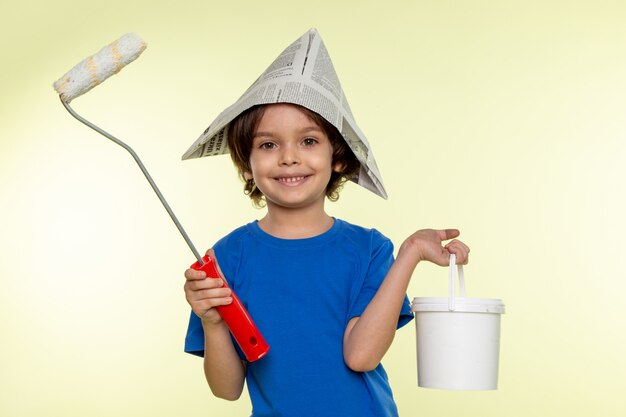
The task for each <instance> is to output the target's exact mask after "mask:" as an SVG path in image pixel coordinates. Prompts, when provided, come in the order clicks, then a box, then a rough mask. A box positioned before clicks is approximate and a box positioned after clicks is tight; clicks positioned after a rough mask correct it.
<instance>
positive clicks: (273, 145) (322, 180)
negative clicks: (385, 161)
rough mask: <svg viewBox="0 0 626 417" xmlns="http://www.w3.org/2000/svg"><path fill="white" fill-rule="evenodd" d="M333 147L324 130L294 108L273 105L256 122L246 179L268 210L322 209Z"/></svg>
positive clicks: (330, 169) (288, 105)
mask: <svg viewBox="0 0 626 417" xmlns="http://www.w3.org/2000/svg"><path fill="white" fill-rule="evenodd" d="M332 154H333V148H332V145H331V143H330V141H329V139H328V136H327V135H326V134H325V133H324V131H323V130H322V129H321V128H320V127H319V126H318V125H317V124H315V122H313V121H312V120H311V119H310V118H309V117H308V116H307V115H306V114H305V113H304V112H302V111H301V110H300V109H299V108H298V107H297V106H293V105H290V104H272V105H268V106H267V108H266V109H265V112H264V114H263V117H262V118H261V120H260V121H259V124H258V127H257V129H256V132H255V135H254V139H253V141H252V152H251V153H250V168H251V170H252V172H246V173H245V177H246V179H250V178H253V179H254V182H255V183H256V186H257V187H258V188H259V190H261V192H262V193H263V194H264V195H265V200H266V202H267V206H268V209H271V208H272V207H274V206H280V207H288V208H302V207H308V206H310V205H312V204H321V207H323V204H324V198H325V196H326V194H325V191H326V186H327V185H328V182H329V181H330V176H331V173H332V170H333V167H332Z"/></svg>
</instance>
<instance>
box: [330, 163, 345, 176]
mask: <svg viewBox="0 0 626 417" xmlns="http://www.w3.org/2000/svg"><path fill="white" fill-rule="evenodd" d="M345 168H346V164H343V163H341V162H335V163H334V164H333V171H335V172H337V173H339V174H341V173H343V170H344V169H345Z"/></svg>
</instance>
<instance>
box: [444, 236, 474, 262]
mask: <svg viewBox="0 0 626 417" xmlns="http://www.w3.org/2000/svg"><path fill="white" fill-rule="evenodd" d="M445 249H446V250H447V251H448V252H449V253H454V255H456V264H457V265H466V264H467V262H468V259H469V252H470V249H469V247H468V246H467V245H466V244H464V243H463V242H461V241H458V240H453V241H452V242H450V243H448V244H447V245H446V246H445Z"/></svg>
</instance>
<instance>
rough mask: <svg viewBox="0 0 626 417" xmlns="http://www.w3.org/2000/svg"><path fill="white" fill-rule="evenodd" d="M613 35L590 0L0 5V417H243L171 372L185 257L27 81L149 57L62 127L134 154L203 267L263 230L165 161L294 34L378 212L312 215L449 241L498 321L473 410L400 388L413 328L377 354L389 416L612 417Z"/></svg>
mask: <svg viewBox="0 0 626 417" xmlns="http://www.w3.org/2000/svg"><path fill="white" fill-rule="evenodd" d="M624 22H626V3H624V2H621V1H602V0H600V1H598V0H594V1H591V0H590V1H565V0H563V1H544V0H542V1H529V0H524V1H521V0H520V1H401V2H393V1H390V2H380V1H364V0H359V1H337V0H332V1H317V2H293V1H262V2H261V1H258V2H257V1H227V2H219V3H218V2H198V1H185V0H179V1H176V2H166V1H155V0H151V1H135V2H129V1H128V0H126V1H119V0H113V1H107V2H100V3H94V2H79V1H43V0H40V1H20V2H12V3H11V4H7V2H6V1H3V2H2V5H1V12H0V44H1V51H2V54H1V56H2V58H1V59H2V76H1V77H0V92H1V94H0V115H1V124H0V213H1V220H2V228H1V233H0V259H1V260H0V415H2V416H7V417H14V416H16V417H17V416H141V415H150V416H246V415H248V414H249V411H250V404H249V400H248V398H247V396H245V395H244V397H242V399H241V400H239V401H238V402H235V403H228V402H224V401H221V400H216V399H213V398H212V397H211V395H210V393H209V391H208V389H207V387H206V386H205V383H204V379H203V375H202V371H201V361H200V360H199V359H197V358H194V357H191V356H189V355H186V354H184V353H183V352H182V346H183V338H184V334H185V327H186V322H187V317H188V306H187V304H186V302H185V300H184V297H183V292H182V284H183V277H182V273H183V271H184V269H185V268H186V267H187V266H188V265H189V264H191V263H192V262H193V260H194V259H193V256H192V255H191V253H190V252H189V250H188V248H187V247H186V245H185V244H184V242H183V240H182V238H181V237H180V236H179V235H178V232H177V231H176V229H175V227H174V225H173V224H172V223H171V221H170V220H169V218H168V217H167V214H166V213H165V211H164V210H163V208H162V207H161V206H160V204H159V202H158V200H157V198H156V197H155V195H154V194H153V192H152V191H151V190H150V188H149V186H148V184H147V183H146V181H145V179H144V178H143V176H142V175H141V173H140V172H139V170H138V169H137V167H136V166H135V165H134V162H133V161H132V159H131V158H130V156H129V155H128V154H126V152H125V151H124V150H122V149H121V148H119V147H117V146H115V145H113V144H111V143H110V142H108V141H107V140H106V139H104V138H103V137H101V136H99V135H97V134H96V133H95V132H93V131H91V130H89V129H87V128H86V127H84V126H83V125H81V124H79V123H78V122H76V121H75V120H74V119H72V118H71V116H70V115H69V114H67V113H66V111H65V110H64V109H63V107H62V106H61V104H60V103H59V101H58V97H57V96H56V94H55V92H54V91H53V89H52V87H51V84H52V82H53V81H55V80H56V79H57V78H59V77H60V76H61V75H63V74H64V73H65V72H66V71H67V70H69V69H70V68H71V67H72V66H73V65H74V64H76V63H78V62H79V61H80V60H82V59H83V58H85V57H86V56H88V55H91V54H93V53H95V52H96V51H98V50H99V49H100V48H101V47H102V46H104V45H106V44H108V43H109V42H111V41H113V40H115V39H116V38H118V37H119V36H121V35H122V34H123V33H125V32H128V31H134V32H137V33H138V34H139V35H140V36H142V37H143V38H144V39H145V40H146V41H147V42H148V44H149V47H148V49H147V50H146V52H145V53H144V55H143V56H142V57H141V58H140V59H139V60H138V61H137V62H136V63H133V64H132V65H130V66H129V67H128V68H126V69H124V70H123V71H122V73H120V74H119V75H117V76H115V77H113V78H112V79H110V80H108V81H107V82H106V83H105V84H103V85H102V86H99V87H98V88H96V89H95V90H93V91H91V92H90V93H88V94H87V95H85V96H84V97H81V98H79V99H77V100H76V101H75V102H74V107H75V108H76V110H77V111H79V112H80V113H81V114H83V115H84V116H85V117H87V118H88V119H90V120H92V121H93V122H95V123H97V124H99V125H101V126H102V127H104V128H105V129H107V130H109V131H110V132H112V133H113V134H116V135H118V136H119V137H120V138H122V139H123V140H125V141H127V142H128V143H129V144H131V145H132V146H133V147H134V148H135V150H136V151H137V152H138V153H139V154H140V155H141V156H142V159H143V160H144V162H145V164H146V165H147V166H148V168H149V169H150V170H151V172H152V175H153V176H154V178H155V180H156V181H157V183H158V184H159V186H160V188H161V189H162V191H163V193H164V194H165V195H166V197H167V198H168V200H169V202H170V204H171V205H172V206H173V208H174V210H175V211H176V213H177V215H178V216H179V218H180V219H181V222H182V223H183V224H184V226H185V227H186V228H187V230H188V232H189V234H190V235H191V237H192V239H193V240H194V242H195V243H196V245H197V246H198V247H199V248H200V249H201V250H204V249H206V248H207V247H209V246H210V245H211V244H212V243H213V242H214V241H215V240H216V239H217V238H219V237H220V236H222V235H223V234H225V233H227V232H228V231H230V230H231V229H233V228H235V227H236V226H239V225H240V224H242V223H245V222H248V221H250V220H252V219H254V218H258V217H260V216H261V215H262V212H259V211H256V210H255V209H253V208H252V207H251V205H250V204H249V203H248V201H247V199H246V198H245V197H244V196H243V195H242V194H241V191H240V184H239V182H238V179H237V178H236V175H235V172H234V170H233V168H232V167H231V164H230V160H229V158H227V157H223V158H214V159H210V160H209V159H203V160H195V161H188V162H184V163H182V162H181V161H180V156H181V155H182V153H183V152H184V151H185V150H186V149H187V147H188V146H189V145H190V144H191V143H192V142H193V141H194V140H195V138H196V137H197V136H198V135H199V134H200V133H201V132H202V131H203V130H204V129H205V128H206V127H207V125H208V123H209V122H210V121H211V120H212V119H213V118H214V117H215V116H216V115H217V114H218V112H219V111H221V110H222V109H223V108H225V107H226V106H227V105H229V104H231V102H233V101H234V100H236V99H237V98H238V97H239V95H240V94H241V93H242V92H243V91H244V89H245V88H247V86H248V85H249V84H251V83H252V82H253V81H254V79H255V78H256V77H257V76H258V75H259V74H260V73H261V72H262V71H263V70H264V69H265V67H266V66H267V65H268V64H269V63H270V62H271V61H272V59H273V58H274V57H275V56H276V55H277V54H278V53H279V52H280V51H281V50H282V49H283V48H284V47H285V46H287V45H288V44H289V43H290V42H291V41H293V40H294V39H296V38H297V37H298V36H300V35H301V34H302V33H304V32H305V31H306V30H307V29H308V28H309V27H317V28H318V29H319V31H320V33H321V34H322V37H323V39H324V41H325V42H326V44H327V46H328V49H329V51H330V53H331V56H332V58H333V60H334V63H335V67H336V69H337V72H338V74H339V77H340V80H341V82H342V85H343V87H344V90H345V92H346V95H347V97H348V98H349V101H350V105H351V107H352V109H353V111H354V113H355V117H356V119H357V121H358V122H359V124H360V126H361V128H362V130H363V131H364V132H365V133H366V135H367V136H368V138H369V140H370V142H371V144H372V146H373V149H374V151H375V155H376V158H377V161H378V164H379V166H380V169H381V172H382V174H383V178H384V180H385V184H386V186H387V190H388V192H389V196H390V198H389V200H387V201H384V200H382V199H380V198H379V197H376V196H375V195H373V194H372V193H369V192H366V191H364V190H362V189H360V188H359V187H356V186H354V185H353V184H349V185H348V186H347V187H346V188H345V190H344V193H343V195H342V197H341V199H340V201H339V202H338V203H336V204H330V205H329V206H328V210H329V212H330V213H332V214H333V215H335V216H338V217H342V218H344V219H346V220H349V221H352V222H355V223H358V224H362V225H364V226H368V227H376V228H378V229H379V230H381V231H382V232H383V233H385V234H387V235H388V236H389V237H390V238H392V240H393V241H394V242H395V244H396V246H399V245H400V243H401V242H402V240H403V239H404V238H405V237H406V236H408V235H409V234H410V233H411V232H412V231H413V230H416V229H419V228H424V227H458V228H460V229H461V230H462V237H463V239H464V240H465V241H466V242H467V243H468V244H469V245H470V246H471V248H472V256H471V263H470V265H469V266H468V267H467V269H466V273H467V280H468V291H469V293H470V295H472V296H482V297H497V298H502V299H503V300H504V302H505V303H506V307H507V314H506V315H504V316H503V322H502V344H501V369H500V371H501V372H500V389H499V390H497V391H490V392H447V391H437V390H426V389H419V388H417V386H416V385H417V381H416V379H417V376H416V363H415V362H416V361H415V342H414V328H413V325H412V324H411V325H410V326H407V327H406V328H404V329H402V330H401V331H400V332H399V333H398V336H397V338H396V340H395V342H394V344H393V346H392V348H391V349H390V351H389V352H388V354H387V356H386V357H385V359H384V363H385V365H386V367H387V369H388V372H389V376H390V379H391V381H392V385H393V388H394V391H395V396H396V399H397V403H398V406H399V409H400V412H401V415H403V416H432V415H438V416H461V415H462V416H465V417H470V416H481V417H485V416H529V415H535V416H555V415H567V416H587V415H595V416H616V415H624V414H626V399H625V398H624V387H625V386H626V385H625V383H624V379H625V377H626V359H625V355H624V352H625V351H626V336H625V335H624V334H625V333H626V305H625V304H626V303H625V302H624V296H625V295H626V284H625V283H624V278H626V274H625V270H626V269H625V266H624V265H625V262H624V232H625V231H626V227H625V226H626V224H625V221H624V217H625V216H624V213H626V202H625V198H624V194H625V192H626V189H625V187H624V178H626V167H625V166H626V163H625V162H626V144H625V143H624V142H625V139H626V24H625V23H624ZM446 273H447V271H446V270H445V269H441V268H436V267H433V266H429V265H420V266H419V267H418V270H417V271H416V273H415V275H414V278H413V281H412V282H411V286H410V289H409V296H410V297H414V296H438V295H444V294H445V293H446V289H447V283H446ZM290 301H291V302H306V296H305V297H304V298H303V299H301V300H290ZM294 372H297V370H294ZM329 383H330V384H332V381H329ZM295 417H297V416H295Z"/></svg>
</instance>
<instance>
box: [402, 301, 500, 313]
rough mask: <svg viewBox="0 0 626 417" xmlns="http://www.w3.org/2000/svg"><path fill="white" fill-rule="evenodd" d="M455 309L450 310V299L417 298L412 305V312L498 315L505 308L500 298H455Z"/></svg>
mask: <svg viewBox="0 0 626 417" xmlns="http://www.w3.org/2000/svg"><path fill="white" fill-rule="evenodd" d="M454 300H455V309H454V311H451V310H450V308H449V304H448V302H449V298H448V297H415V298H413V302H412V303H411V311H413V312H426V311H435V312H436V311H445V312H450V313H453V312H461V313H468V312H469V313H496V314H504V313H505V306H504V303H503V302H502V300H501V299H499V298H469V297H455V299H454Z"/></svg>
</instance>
